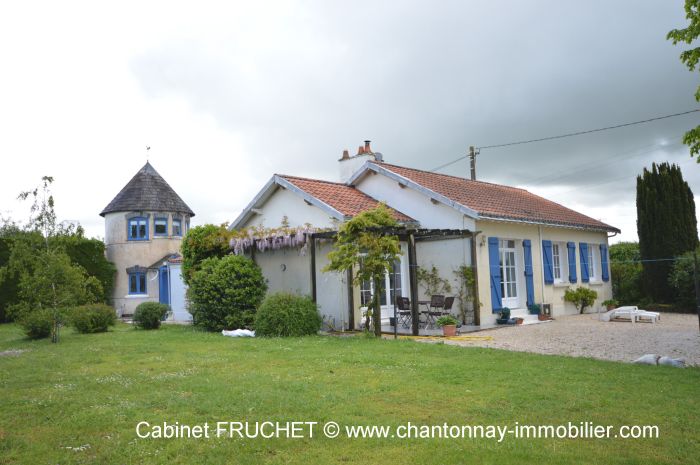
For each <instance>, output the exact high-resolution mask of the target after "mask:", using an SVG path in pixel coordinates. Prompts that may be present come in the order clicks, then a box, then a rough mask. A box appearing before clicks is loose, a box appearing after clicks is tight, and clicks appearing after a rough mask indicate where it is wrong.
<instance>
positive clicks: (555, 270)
mask: <svg viewBox="0 0 700 465" xmlns="http://www.w3.org/2000/svg"><path fill="white" fill-rule="evenodd" d="M552 274H553V275H554V282H555V283H560V282H561V281H562V278H561V276H562V270H561V248H560V247H559V243H558V242H555V243H553V244H552Z"/></svg>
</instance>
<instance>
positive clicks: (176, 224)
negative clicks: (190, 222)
mask: <svg viewBox="0 0 700 465" xmlns="http://www.w3.org/2000/svg"><path fill="white" fill-rule="evenodd" d="M173 236H182V220H180V219H179V218H178V219H175V218H173Z"/></svg>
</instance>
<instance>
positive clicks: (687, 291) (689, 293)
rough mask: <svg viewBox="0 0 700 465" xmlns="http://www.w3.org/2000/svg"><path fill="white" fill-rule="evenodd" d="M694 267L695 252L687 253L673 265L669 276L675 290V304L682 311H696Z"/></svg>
mask: <svg viewBox="0 0 700 465" xmlns="http://www.w3.org/2000/svg"><path fill="white" fill-rule="evenodd" d="M693 266H694V257H693V252H690V253H686V254H684V255H683V256H681V257H679V258H678V259H677V260H676V261H675V262H674V263H673V267H672V268H671V274H670V275H669V276H668V283H669V285H670V286H671V288H672V289H673V303H674V304H675V305H676V306H677V307H678V308H679V309H682V310H690V309H694V308H695V306H696V299H695V275H694V273H693Z"/></svg>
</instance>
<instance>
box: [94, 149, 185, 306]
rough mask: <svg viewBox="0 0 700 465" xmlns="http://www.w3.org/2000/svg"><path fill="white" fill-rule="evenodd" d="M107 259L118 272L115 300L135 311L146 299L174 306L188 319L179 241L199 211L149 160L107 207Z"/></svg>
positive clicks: (113, 301)
mask: <svg viewBox="0 0 700 465" xmlns="http://www.w3.org/2000/svg"><path fill="white" fill-rule="evenodd" d="M100 216H102V217H104V219H105V248H106V254H107V259H108V260H109V261H111V262H113V263H114V265H115V266H116V268H117V274H116V278H115V283H114V294H113V298H112V305H113V306H114V308H115V309H116V311H117V314H118V315H120V316H121V315H131V314H133V313H134V309H135V308H136V307H137V306H138V305H139V304H140V303H142V302H161V303H166V304H168V305H170V306H171V308H172V311H173V318H174V319H175V320H189V319H191V316H190V315H189V313H187V311H186V309H185V287H184V283H183V282H182V279H181V278H180V263H181V261H182V259H181V256H180V253H179V252H180V245H181V243H182V238H183V236H184V235H185V233H186V232H187V230H188V229H189V224H190V218H191V217H193V216H194V212H193V211H192V210H191V209H190V207H188V206H187V204H186V203H185V202H184V201H183V200H182V199H181V198H180V196H179V195H177V193H176V192H175V191H174V190H173V188H172V187H170V185H169V184H168V183H167V182H166V181H165V179H163V178H162V177H161V175H160V174H158V172H157V171H156V170H155V169H154V168H153V167H152V166H151V164H150V163H148V162H147V163H146V164H145V165H144V166H143V168H141V169H140V170H139V171H138V172H137V173H136V175H135V176H134V177H133V178H131V181H129V182H128V183H127V184H126V186H124V188H123V189H122V190H121V191H120V192H119V193H118V194H117V196H116V197H114V199H112V201H111V202H110V203H109V204H108V205H107V206H106V207H105V208H104V210H102V212H101V213H100Z"/></svg>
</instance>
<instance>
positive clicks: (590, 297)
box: [564, 287, 598, 313]
mask: <svg viewBox="0 0 700 465" xmlns="http://www.w3.org/2000/svg"><path fill="white" fill-rule="evenodd" d="M597 298H598V293H597V292H596V291H594V290H593V289H588V288H587V287H577V288H576V289H571V288H568V289H567V290H566V292H565V293H564V300H565V301H567V302H571V303H572V304H574V305H575V306H576V310H578V311H579V313H583V310H584V309H585V308H586V307H590V306H591V305H593V302H595V299H597Z"/></svg>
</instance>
